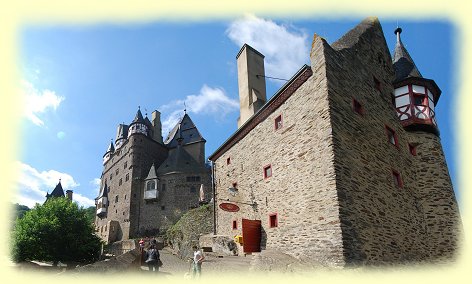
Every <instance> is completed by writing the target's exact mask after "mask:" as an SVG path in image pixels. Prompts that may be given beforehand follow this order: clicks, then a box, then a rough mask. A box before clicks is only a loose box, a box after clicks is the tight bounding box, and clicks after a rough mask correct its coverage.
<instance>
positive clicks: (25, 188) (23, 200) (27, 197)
mask: <svg viewBox="0 0 472 284" xmlns="http://www.w3.org/2000/svg"><path fill="white" fill-rule="evenodd" d="M15 167H17V170H18V172H19V174H20V175H19V179H18V182H17V184H18V192H17V196H16V197H15V200H14V201H13V202H14V203H19V204H23V205H26V206H28V207H30V208H31V207H33V206H34V205H35V203H39V204H43V203H44V201H45V200H46V193H47V192H49V193H51V192H52V190H53V189H54V188H55V187H56V185H57V183H58V182H59V179H61V185H62V188H63V189H64V190H68V189H71V190H73V189H74V188H76V187H78V186H80V184H79V183H77V182H76V181H75V180H74V178H73V177H72V176H71V175H69V174H67V173H62V172H59V171H55V170H48V171H38V170H37V169H35V168H33V167H31V166H30V165H27V164H24V163H22V162H19V161H17V162H16V163H15ZM73 200H74V201H76V202H77V203H78V204H79V205H81V206H84V207H88V206H92V205H94V204H95V201H94V200H92V199H89V198H87V197H84V196H82V195H80V194H77V193H75V192H74V195H73Z"/></svg>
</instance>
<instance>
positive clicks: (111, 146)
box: [103, 140, 115, 156]
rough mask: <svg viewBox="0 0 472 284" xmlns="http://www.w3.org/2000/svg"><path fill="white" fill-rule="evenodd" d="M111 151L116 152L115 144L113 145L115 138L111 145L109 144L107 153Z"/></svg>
mask: <svg viewBox="0 0 472 284" xmlns="http://www.w3.org/2000/svg"><path fill="white" fill-rule="evenodd" d="M110 152H115V146H114V145H113V140H112V141H111V142H110V145H109V146H108V149H107V151H106V152H105V155H106V154H108V153H110ZM105 155H103V156H105Z"/></svg>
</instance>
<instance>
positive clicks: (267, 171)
mask: <svg viewBox="0 0 472 284" xmlns="http://www.w3.org/2000/svg"><path fill="white" fill-rule="evenodd" d="M271 176H272V166H271V165H268V166H265V167H264V178H270V177H271Z"/></svg>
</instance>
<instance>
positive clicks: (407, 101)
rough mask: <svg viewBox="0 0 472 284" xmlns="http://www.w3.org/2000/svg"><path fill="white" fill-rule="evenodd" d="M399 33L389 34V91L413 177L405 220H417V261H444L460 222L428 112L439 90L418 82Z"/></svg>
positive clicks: (432, 116) (449, 254) (451, 252)
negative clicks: (391, 77) (392, 43)
mask: <svg viewBox="0 0 472 284" xmlns="http://www.w3.org/2000/svg"><path fill="white" fill-rule="evenodd" d="M401 32H402V29H401V28H397V29H396V30H395V34H396V36H397V43H396V46H395V51H394V55H393V67H394V70H395V81H394V82H393V86H394V88H395V108H396V110H397V115H398V118H399V119H400V121H401V124H402V125H403V127H404V128H405V130H407V131H408V134H409V135H408V146H409V152H410V154H411V166H410V169H413V170H414V171H415V175H414V179H413V180H412V186H411V188H414V190H412V192H411V195H412V197H411V200H410V202H412V203H413V205H414V206H413V208H414V209H413V210H412V212H411V213H410V214H411V216H416V218H418V220H417V221H415V222H417V223H418V225H417V230H418V231H417V233H416V235H417V238H418V239H420V240H421V241H423V242H424V243H425V244H427V245H426V246H425V247H423V249H422V251H421V254H422V257H423V258H429V259H437V258H443V257H447V258H450V257H454V256H455V254H456V252H457V248H458V243H459V231H460V230H461V222H460V217H459V208H458V205H457V200H456V197H455V194H454V190H453V187H452V181H451V178H450V175H449V171H448V168H447V165H446V158H445V156H444V152H443V149H442V146H441V141H440V138H439V130H438V127H437V123H436V116H435V110H434V109H435V106H436V104H437V102H438V100H439V96H440V95H441V90H440V89H439V87H438V86H437V85H436V83H435V82H434V81H433V80H430V79H425V78H423V76H422V75H421V73H420V72H419V70H418V68H417V67H416V65H415V63H414V62H413V59H412V58H411V57H410V54H409V53H408V51H407V50H406V49H405V47H404V46H403V44H402V41H401V39H400V33H401ZM405 170H406V169H405ZM408 170H409V169H408ZM438 232H441V233H438Z"/></svg>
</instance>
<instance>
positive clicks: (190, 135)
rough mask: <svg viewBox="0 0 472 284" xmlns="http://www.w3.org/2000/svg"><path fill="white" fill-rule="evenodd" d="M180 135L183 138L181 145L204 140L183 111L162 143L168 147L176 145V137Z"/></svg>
mask: <svg viewBox="0 0 472 284" xmlns="http://www.w3.org/2000/svg"><path fill="white" fill-rule="evenodd" d="M179 128H180V131H179ZM180 137H181V138H182V139H183V141H182V145H186V144H190V143H195V142H206V140H205V139H204V138H203V136H202V135H201V134H200V132H199V131H198V129H197V127H196V126H195V124H194V123H193V121H192V119H190V116H189V115H188V114H187V113H185V115H184V116H183V117H182V119H181V120H180V121H179V122H178V123H177V124H176V125H175V126H174V128H173V129H172V130H171V131H170V133H169V136H167V138H166V139H165V140H164V144H166V146H167V147H170V148H173V147H177V145H178V141H177V139H178V138H180Z"/></svg>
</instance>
